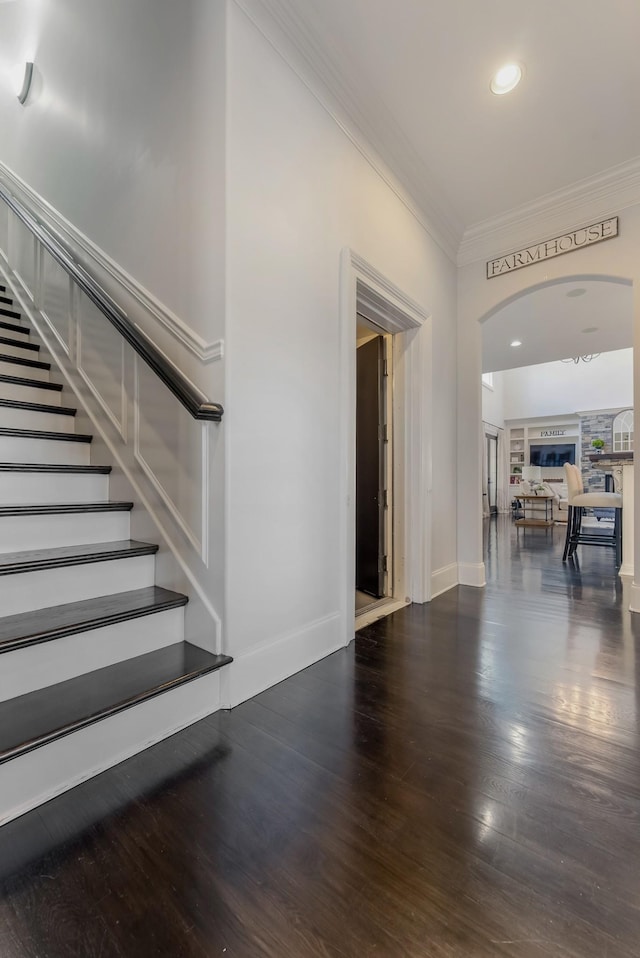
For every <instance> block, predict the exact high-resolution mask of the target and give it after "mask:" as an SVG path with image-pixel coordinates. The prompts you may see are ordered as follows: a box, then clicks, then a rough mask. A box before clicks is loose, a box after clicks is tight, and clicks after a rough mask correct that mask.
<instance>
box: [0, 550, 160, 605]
mask: <svg viewBox="0 0 640 958" xmlns="http://www.w3.org/2000/svg"><path fill="white" fill-rule="evenodd" d="M151 585H154V556H152V555H151V556H134V557H132V558H127V559H112V560H110V561H108V562H88V563H85V564H84V565H75V566H64V567H63V568H55V569H40V570H38V571H37V572H21V573H18V574H14V575H2V576H0V609H1V610H2V614H3V615H15V614H16V613H18V612H28V611H31V610H33V609H46V608H48V607H49V606H53V605H63V604H64V603H65V602H81V601H82V600H83V599H96V598H97V597H98V596H99V595H111V594H112V593H114V592H126V591H127V589H146V588H147V587H148V586H151Z"/></svg>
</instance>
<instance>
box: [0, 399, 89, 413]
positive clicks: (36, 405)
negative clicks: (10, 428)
mask: <svg viewBox="0 0 640 958" xmlns="http://www.w3.org/2000/svg"><path fill="white" fill-rule="evenodd" d="M0 407H2V408H4V409H24V410H25V411H28V412H46V413H50V414H51V415H52V416H56V415H58V416H75V414H76V413H77V411H78V410H77V409H75V408H74V407H73V406H52V405H51V404H50V403H44V402H25V401H24V400H23V399H0Z"/></svg>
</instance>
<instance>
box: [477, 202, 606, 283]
mask: <svg viewBox="0 0 640 958" xmlns="http://www.w3.org/2000/svg"><path fill="white" fill-rule="evenodd" d="M617 235H618V217H617V216H612V217H611V218H610V219H608V220H602V221H601V222H600V223H593V225H592V226H584V227H582V229H579V230H573V232H571V233H564V234H563V235H562V236H556V237H554V238H553V239H550V240H547V241H546V242H544V243H538V244H537V245H536V246H528V247H527V248H526V249H519V250H517V252H515V253H508V254H507V255H506V256H499V257H498V259H492V260H490V261H489V262H488V263H487V279H493V277H494V276H502V275H503V274H504V273H512V272H513V271H514V269H522V268H523V267H524V266H532V265H533V264H534V263H541V262H542V261H543V260H545V259H553V257H554V256H562V254H563V253H572V252H573V251H574V250H576V249H581V247H583V246H591V245H592V244H593V243H601V242H602V240H607V239H613V237H614V236H617Z"/></svg>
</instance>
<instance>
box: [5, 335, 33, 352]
mask: <svg viewBox="0 0 640 958" xmlns="http://www.w3.org/2000/svg"><path fill="white" fill-rule="evenodd" d="M0 332H1V330H0ZM0 343H2V344H3V345H4V346H18V347H19V348H20V349H30V350H31V352H33V353H39V352H40V346H39V345H38V343H23V342H21V340H19V339H11V338H10V337H9V336H0Z"/></svg>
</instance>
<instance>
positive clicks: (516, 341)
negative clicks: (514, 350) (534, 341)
mask: <svg viewBox="0 0 640 958" xmlns="http://www.w3.org/2000/svg"><path fill="white" fill-rule="evenodd" d="M511 345H512V346H522V343H521V342H520V340H519V339H514V341H513V342H512V343H511Z"/></svg>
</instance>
